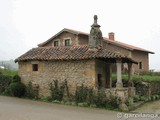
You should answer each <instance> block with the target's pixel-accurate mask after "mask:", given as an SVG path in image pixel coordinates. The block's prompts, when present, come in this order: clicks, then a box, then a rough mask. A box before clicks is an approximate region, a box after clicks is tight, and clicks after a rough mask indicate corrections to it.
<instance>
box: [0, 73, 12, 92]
mask: <svg viewBox="0 0 160 120" xmlns="http://www.w3.org/2000/svg"><path fill="white" fill-rule="evenodd" d="M11 81H12V77H11V76H7V75H0V94H7V95H8V94H9V90H8V89H9V85H10V83H11Z"/></svg>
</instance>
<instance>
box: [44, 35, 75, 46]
mask: <svg viewBox="0 0 160 120" xmlns="http://www.w3.org/2000/svg"><path fill="white" fill-rule="evenodd" d="M64 39H70V40H71V46H75V45H78V38H77V35H74V34H72V33H68V32H63V33H62V34H60V35H58V36H57V37H56V38H55V39H53V40H51V41H50V42H48V43H47V44H46V45H45V46H43V47H51V46H52V47H53V41H54V40H58V41H60V42H59V46H60V47H62V46H64Z"/></svg>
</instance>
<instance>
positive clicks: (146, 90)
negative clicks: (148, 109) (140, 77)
mask: <svg viewBox="0 0 160 120" xmlns="http://www.w3.org/2000/svg"><path fill="white" fill-rule="evenodd" d="M157 93H160V82H156V81H155V82H154V81H153V82H150V83H149V82H142V83H141V84H139V85H137V86H136V94H137V95H153V94H157Z"/></svg>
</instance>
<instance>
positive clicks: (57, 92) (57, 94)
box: [50, 80, 65, 101]
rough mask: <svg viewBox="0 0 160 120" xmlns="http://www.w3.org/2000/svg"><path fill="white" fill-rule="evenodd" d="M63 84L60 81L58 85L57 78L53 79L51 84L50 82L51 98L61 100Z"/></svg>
mask: <svg viewBox="0 0 160 120" xmlns="http://www.w3.org/2000/svg"><path fill="white" fill-rule="evenodd" d="M64 88H65V84H64V83H62V84H61V85H60V86H59V84H58V80H53V84H52V83H51V87H50V90H51V98H52V100H58V101H62V100H63V95H64Z"/></svg>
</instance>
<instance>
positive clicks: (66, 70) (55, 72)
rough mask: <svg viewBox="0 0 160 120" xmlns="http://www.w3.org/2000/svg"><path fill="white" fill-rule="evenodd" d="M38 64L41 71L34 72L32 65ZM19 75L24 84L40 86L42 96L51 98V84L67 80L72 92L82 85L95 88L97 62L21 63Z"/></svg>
mask: <svg viewBox="0 0 160 120" xmlns="http://www.w3.org/2000/svg"><path fill="white" fill-rule="evenodd" d="M35 63H38V66H39V70H38V71H32V64H35ZM19 75H20V77H21V79H22V82H23V83H24V84H27V83H28V82H29V81H32V83H33V84H38V85H39V94H40V96H41V97H42V96H50V90H49V89H50V83H52V82H53V80H58V81H59V82H62V81H64V80H65V79H66V80H67V82H68V86H69V89H70V90H71V92H75V88H76V86H80V85H81V84H82V83H83V84H84V85H86V86H88V87H93V88H95V84H96V82H95V60H82V61H40V62H39V61H32V62H19Z"/></svg>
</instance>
